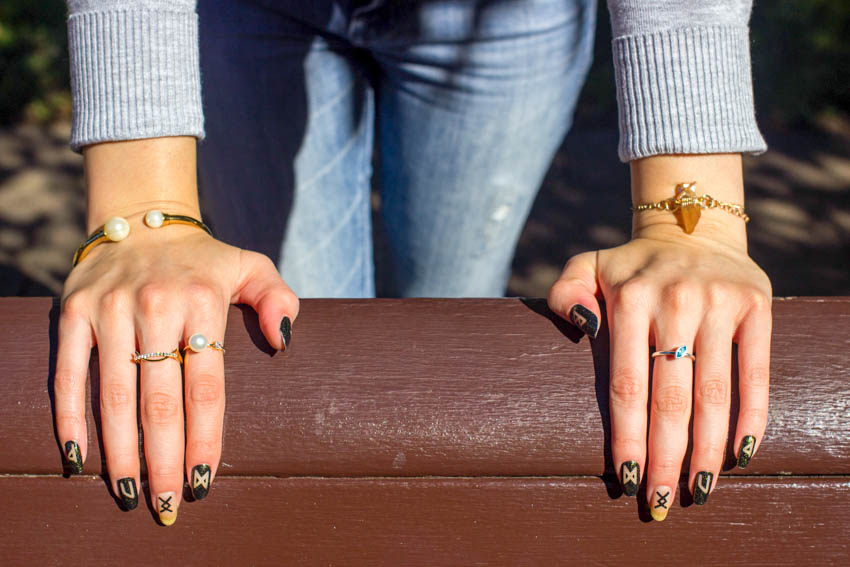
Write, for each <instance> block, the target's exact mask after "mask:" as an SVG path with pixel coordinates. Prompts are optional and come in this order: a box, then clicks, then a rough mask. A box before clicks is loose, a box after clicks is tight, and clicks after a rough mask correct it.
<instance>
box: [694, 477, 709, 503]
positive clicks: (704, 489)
mask: <svg viewBox="0 0 850 567" xmlns="http://www.w3.org/2000/svg"><path fill="white" fill-rule="evenodd" d="M713 480H714V473H710V472H708V471H703V472H701V473H697V476H696V479H695V480H694V504H696V505H697V506H702V505H703V504H705V503H706V501H707V500H708V494H709V493H710V492H711V482H712V481H713Z"/></svg>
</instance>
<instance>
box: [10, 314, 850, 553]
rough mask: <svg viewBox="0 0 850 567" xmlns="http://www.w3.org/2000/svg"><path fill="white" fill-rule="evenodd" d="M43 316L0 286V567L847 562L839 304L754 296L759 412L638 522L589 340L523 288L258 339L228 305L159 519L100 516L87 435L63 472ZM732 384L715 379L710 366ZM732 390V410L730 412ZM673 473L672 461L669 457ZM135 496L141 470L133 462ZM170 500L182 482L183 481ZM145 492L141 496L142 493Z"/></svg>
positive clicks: (93, 435)
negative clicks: (713, 464)
mask: <svg viewBox="0 0 850 567" xmlns="http://www.w3.org/2000/svg"><path fill="white" fill-rule="evenodd" d="M57 315H58V306H57V303H56V301H55V300H53V299H50V298H35V299H0V340H2V343H0V349H2V351H0V352H2V357H0V440H2V446H1V447H2V449H0V557H2V559H0V563H2V564H8V565H47V564H71V563H73V564H77V563H92V564H120V565H122V566H126V565H134V564H145V565H153V564H165V563H166V562H167V563H168V564H175V565H185V564H205V565H266V564H267V565H302V564H305V565H370V566H371V565H398V566H408V565H423V566H425V565H427V566H442V565H547V566H548V565H562V564H574V565H587V564H596V563H617V564H623V565H642V564H652V565H659V564H667V563H670V564H682V563H684V562H688V563H687V564H709V563H714V564H721V563H725V564H739V565H746V564H772V565H779V564H810V565H837V564H847V561H848V556H850V555H849V554H850V357H848V355H850V348H848V347H850V298H840V297H834V298H797V299H777V300H776V301H775V302H774V317H775V320H774V335H773V349H772V374H771V410H770V423H769V425H768V431H767V435H766V438H765V439H764V441H763V444H762V445H761V447H760V450H759V452H758V454H757V455H756V457H755V458H754V459H753V461H752V463H751V464H750V466H749V467H748V468H747V469H746V470H745V471H740V470H739V469H737V468H735V467H734V466H733V465H734V458H733V456H732V454H731V450H730V452H729V455H728V460H727V461H728V462H727V464H726V466H725V467H724V473H723V475H722V476H721V478H720V480H719V482H718V485H717V488H716V490H715V491H714V492H713V493H712V495H711V499H710V500H709V502H708V504H707V505H706V506H702V507H697V506H693V505H691V502H690V498H689V496H688V491H687V487H686V484H685V482H686V477H683V478H682V481H681V483H680V486H679V491H678V496H677V501H676V504H675V505H674V506H673V509H672V510H671V512H670V515H669V516H668V518H667V520H666V521H665V522H663V523H661V524H658V523H653V522H651V521H650V520H649V514H648V512H647V510H646V506H645V504H643V502H644V497H643V494H642V493H641V494H639V496H638V497H637V498H627V497H624V496H623V495H622V493H621V491H620V489H619V488H618V483H617V480H616V478H615V476H614V474H613V469H612V463H611V456H610V451H609V447H608V424H609V420H608V409H607V405H608V402H607V392H608V343H607V331H606V329H605V328H603V329H602V331H601V332H600V338H599V339H597V340H595V341H593V342H590V341H588V340H587V339H586V338H580V337H579V336H578V335H576V334H575V332H573V331H572V330H571V329H570V328H569V327H568V326H567V325H565V324H563V323H562V322H560V320H559V319H558V318H557V317H555V316H553V315H552V314H551V313H549V312H548V310H547V309H546V307H545V302H543V301H540V300H520V299H492V300H490V299H488V300H425V299H419V300H368V301H363V300H360V301H354V300H351V301H346V300H304V301H303V302H302V311H301V315H300V316H299V318H298V320H297V322H296V324H295V326H294V331H293V340H292V345H291V348H290V349H289V350H288V351H287V352H286V353H276V352H274V351H273V350H272V349H271V348H270V347H269V346H268V345H267V344H266V343H265V340H264V339H263V337H262V335H261V333H260V332H259V329H258V326H257V321H256V316H255V315H254V314H253V312H252V311H251V310H250V309H248V308H236V307H234V308H232V309H231V312H230V318H229V323H228V330H227V337H226V344H227V346H228V350H227V355H226V359H225V360H226V371H227V411H226V416H225V427H224V450H223V455H222V462H221V465H220V466H219V469H218V476H217V478H216V480H215V482H214V483H213V486H212V489H211V492H210V496H209V497H208V498H207V499H205V500H204V501H202V502H186V501H184V502H183V504H182V505H181V506H180V513H179V517H178V520H177V523H176V524H175V525H174V526H172V527H169V528H165V527H162V526H159V525H158V524H157V523H156V521H155V514H154V513H153V511H152V509H151V507H150V502H149V501H147V502H146V503H145V504H142V503H140V505H139V508H138V509H137V510H135V511H133V512H123V511H121V510H120V509H119V507H118V505H117V504H116V502H115V500H114V499H113V498H112V497H111V492H110V489H109V486H108V481H107V480H105V479H106V467H105V464H104V461H103V453H102V446H101V445H100V431H99V413H98V404H97V403H94V404H92V403H91V400H97V399H98V396H99V390H98V388H99V382H100V380H99V376H98V368H97V357H96V351H95V352H94V353H93V354H94V356H93V358H92V364H91V365H90V373H91V376H90V393H89V401H88V404H87V409H88V416H87V419H88V426H89V443H88V447H89V450H88V457H87V461H86V464H85V469H84V473H83V475H81V476H76V477H70V478H69V477H65V478H63V476H62V458H61V452H60V448H59V444H58V442H57V439H56V436H55V428H54V421H53V415H52V371H53V369H54V364H55V352H56V346H57V345H56V340H57V339H56V319H57ZM733 381H735V384H733V391H734V390H736V387H735V386H736V383H737V377H736V376H734V375H733ZM736 408H737V397H736V399H735V400H733V412H732V415H733V419H732V420H731V423H730V427H734V421H735V420H734V415H735V412H736ZM686 462H687V460H686ZM142 478H143V485H144V486H143V488H144V489H145V491H146V489H147V486H146V483H145V482H144V478H145V473H144V472H143V473H142ZM187 494H188V492H187ZM146 497H147V494H146Z"/></svg>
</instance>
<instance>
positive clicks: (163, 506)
mask: <svg viewBox="0 0 850 567" xmlns="http://www.w3.org/2000/svg"><path fill="white" fill-rule="evenodd" d="M156 511H157V513H158V514H159V521H160V522H162V525H164V526H170V525H171V524H173V523H174V522H176V521H177V495H176V493H174V492H163V493H162V494H157V495H156Z"/></svg>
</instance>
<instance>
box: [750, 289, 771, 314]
mask: <svg viewBox="0 0 850 567" xmlns="http://www.w3.org/2000/svg"><path fill="white" fill-rule="evenodd" d="M747 302H748V303H749V304H750V307H751V309H753V310H754V311H758V312H765V311H770V306H771V303H772V299H771V297H770V295H768V294H766V293H764V292H763V291H761V290H758V289H754V290H751V291H750V292H749V293H748V294H747Z"/></svg>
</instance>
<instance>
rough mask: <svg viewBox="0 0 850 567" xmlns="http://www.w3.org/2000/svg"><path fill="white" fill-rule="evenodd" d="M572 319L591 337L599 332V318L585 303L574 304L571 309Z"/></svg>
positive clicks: (574, 323)
mask: <svg viewBox="0 0 850 567" xmlns="http://www.w3.org/2000/svg"><path fill="white" fill-rule="evenodd" d="M570 321H571V322H572V324H573V325H575V326H576V327H578V328H579V329H581V330H582V331H584V334H585V335H587V336H588V337H590V338H591V339H595V338H596V334H597V333H598V332H599V318H598V317H597V316H596V314H595V313H594V312H593V311H591V310H590V309H588V308H587V307H585V306H584V305H581V304H580V303H576V304H575V305H573V307H572V309H570Z"/></svg>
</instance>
